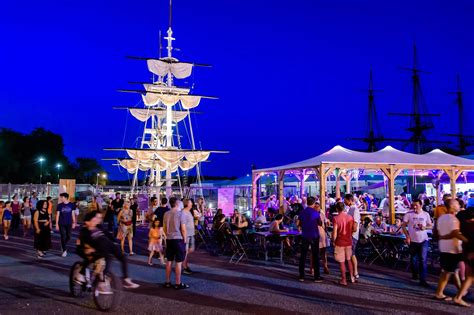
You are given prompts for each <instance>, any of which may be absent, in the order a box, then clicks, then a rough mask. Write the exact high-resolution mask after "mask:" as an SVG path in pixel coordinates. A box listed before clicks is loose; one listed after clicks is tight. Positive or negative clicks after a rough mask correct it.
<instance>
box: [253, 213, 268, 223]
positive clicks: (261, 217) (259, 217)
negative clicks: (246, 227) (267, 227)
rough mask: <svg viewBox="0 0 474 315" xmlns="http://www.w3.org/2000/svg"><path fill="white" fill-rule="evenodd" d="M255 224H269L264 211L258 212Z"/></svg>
mask: <svg viewBox="0 0 474 315" xmlns="http://www.w3.org/2000/svg"><path fill="white" fill-rule="evenodd" d="M255 223H259V224H265V223H267V218H266V217H265V216H264V215H263V213H262V210H258V211H257V218H256V219H255Z"/></svg>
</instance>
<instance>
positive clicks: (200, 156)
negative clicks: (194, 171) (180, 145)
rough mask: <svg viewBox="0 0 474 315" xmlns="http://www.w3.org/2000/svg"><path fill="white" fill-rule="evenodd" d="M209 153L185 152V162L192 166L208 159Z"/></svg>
mask: <svg viewBox="0 0 474 315" xmlns="http://www.w3.org/2000/svg"><path fill="white" fill-rule="evenodd" d="M210 154H211V152H209V151H192V152H186V160H188V161H189V162H191V163H193V164H197V163H199V162H204V161H206V160H207V159H208V158H209V155H210Z"/></svg>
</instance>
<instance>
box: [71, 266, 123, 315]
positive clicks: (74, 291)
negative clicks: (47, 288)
mask: <svg viewBox="0 0 474 315" xmlns="http://www.w3.org/2000/svg"><path fill="white" fill-rule="evenodd" d="M82 268H83V262H82V261H76V262H75V263H74V264H73V265H72V267H71V271H70V273H69V290H70V291H71V295H72V296H73V297H83V296H84V294H85V293H86V292H88V291H91V292H92V298H93V300H94V304H95V306H96V307H97V308H98V309H99V310H100V311H104V312H106V311H113V310H115V308H116V307H117V306H118V305H119V302H120V299H121V291H122V282H121V281H120V279H119V278H118V277H117V276H115V275H114V274H113V273H112V272H107V273H106V274H104V268H105V260H104V259H99V260H97V261H95V262H93V263H91V264H89V265H88V266H86V271H87V272H86V276H85V277H84V278H85V281H84V282H79V281H77V279H78V278H80V276H79V273H80V271H81V269H82ZM87 275H89V276H87ZM101 279H104V281H101ZM99 286H101V288H99ZM103 288H106V289H107V292H104V291H101V289H103Z"/></svg>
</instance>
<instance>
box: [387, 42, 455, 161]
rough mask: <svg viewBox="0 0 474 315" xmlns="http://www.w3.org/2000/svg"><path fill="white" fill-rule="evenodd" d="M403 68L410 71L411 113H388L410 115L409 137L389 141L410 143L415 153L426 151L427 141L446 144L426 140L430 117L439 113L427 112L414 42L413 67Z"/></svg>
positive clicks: (431, 124) (431, 127) (431, 125)
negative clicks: (411, 90) (411, 89)
mask: <svg viewBox="0 0 474 315" xmlns="http://www.w3.org/2000/svg"><path fill="white" fill-rule="evenodd" d="M403 69H404V70H408V71H411V73H412V76H411V77H412V84H413V94H412V112H411V113H389V115H391V116H408V117H410V127H409V128H407V129H406V130H407V131H409V132H410V133H411V137H410V138H409V139H390V141H399V142H405V144H408V143H411V144H412V145H413V151H414V152H415V153H417V154H421V153H424V152H426V151H427V150H428V149H429V148H428V146H427V144H428V143H443V144H447V143H450V142H446V141H439V140H428V139H427V138H426V135H425V133H426V132H427V131H429V130H432V129H433V128H434V125H433V123H432V122H431V117H438V116H440V115H439V114H429V113H428V110H427V108H425V105H426V104H425V103H424V98H423V93H422V91H421V84H420V73H422V72H424V73H426V72H425V71H422V70H420V69H419V68H418V64H417V51H416V44H414V45H413V67H412V68H403Z"/></svg>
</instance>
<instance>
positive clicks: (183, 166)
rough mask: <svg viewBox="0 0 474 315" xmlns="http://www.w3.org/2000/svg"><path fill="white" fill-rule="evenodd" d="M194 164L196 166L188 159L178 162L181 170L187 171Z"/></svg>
mask: <svg viewBox="0 0 474 315" xmlns="http://www.w3.org/2000/svg"><path fill="white" fill-rule="evenodd" d="M194 166H196V164H195V163H191V162H189V161H188V160H183V161H181V163H180V164H179V167H180V168H181V169H182V170H183V171H188V170H190V169H192V168H193V167H194Z"/></svg>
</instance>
